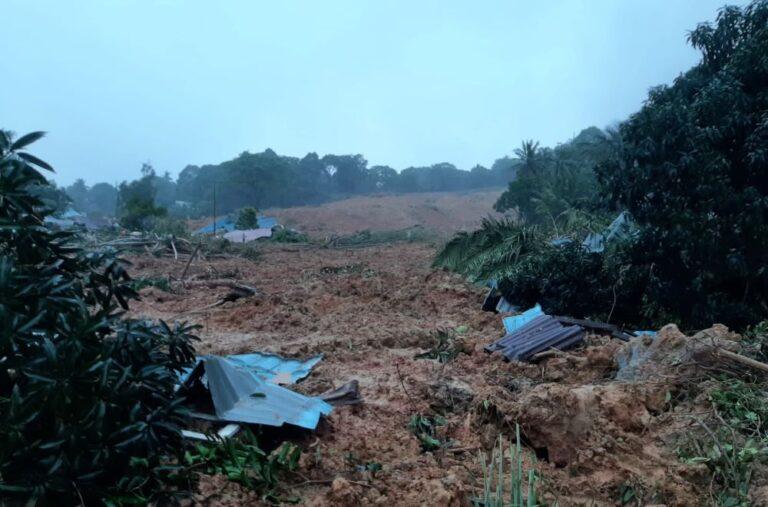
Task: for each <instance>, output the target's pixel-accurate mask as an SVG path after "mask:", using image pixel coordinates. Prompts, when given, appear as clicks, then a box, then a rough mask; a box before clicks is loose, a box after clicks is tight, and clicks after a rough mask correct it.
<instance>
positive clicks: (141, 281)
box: [129, 278, 171, 292]
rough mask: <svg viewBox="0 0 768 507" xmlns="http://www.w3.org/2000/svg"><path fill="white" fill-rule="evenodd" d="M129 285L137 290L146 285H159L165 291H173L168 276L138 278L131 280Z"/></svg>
mask: <svg viewBox="0 0 768 507" xmlns="http://www.w3.org/2000/svg"><path fill="white" fill-rule="evenodd" d="M129 287H130V288H131V289H133V290H134V291H136V292H139V291H140V290H141V289H144V288H146V287H157V288H158V289H160V290H162V291H165V292H170V291H171V284H170V282H169V281H168V279H167V278H136V279H134V280H131V282H130V284H129Z"/></svg>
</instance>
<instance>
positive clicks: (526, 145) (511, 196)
mask: <svg viewBox="0 0 768 507" xmlns="http://www.w3.org/2000/svg"><path fill="white" fill-rule="evenodd" d="M614 139H615V133H614V132H611V131H607V132H603V131H602V130H600V129H598V128H597V127H590V128H588V129H585V130H582V131H581V133H579V135H578V136H576V137H575V138H574V139H572V140H571V141H568V142H567V143H564V144H561V145H558V146H557V147H555V148H554V149H550V148H542V147H540V146H539V143H538V142H534V141H532V140H531V141H524V142H523V143H522V145H521V147H520V148H518V149H516V150H515V155H516V157H517V159H512V160H515V161H516V162H517V164H516V165H511V164H510V165H509V166H508V167H509V169H507V170H508V171H512V170H514V171H515V174H514V176H515V177H514V179H513V180H512V181H510V183H509V186H508V188H507V191H506V192H504V193H503V194H502V195H501V197H499V200H498V201H497V202H496V204H495V206H494V207H495V208H496V210H497V211H507V210H515V211H516V212H517V213H518V215H519V217H520V218H521V219H522V220H524V221H526V222H528V223H541V222H544V221H549V222H551V221H552V220H553V219H554V218H556V217H557V216H558V215H560V214H561V213H563V212H565V211H567V210H569V209H571V208H574V207H575V208H579V207H583V206H585V205H587V204H588V203H590V202H591V201H592V200H594V198H595V197H596V196H597V192H598V189H597V180H596V178H595V173H594V168H595V166H596V165H597V164H599V163H603V162H606V161H608V160H610V159H611V157H614V156H615V141H614Z"/></svg>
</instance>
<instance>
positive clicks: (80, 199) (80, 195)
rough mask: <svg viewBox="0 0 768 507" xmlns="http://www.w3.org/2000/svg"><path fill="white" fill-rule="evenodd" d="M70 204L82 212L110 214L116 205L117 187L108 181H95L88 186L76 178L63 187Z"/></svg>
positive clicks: (112, 213) (113, 212) (113, 211)
mask: <svg viewBox="0 0 768 507" xmlns="http://www.w3.org/2000/svg"><path fill="white" fill-rule="evenodd" d="M64 192H66V195H68V196H69V199H70V200H71V202H72V206H73V207H74V208H75V209H76V210H78V211H81V212H83V213H88V214H93V215H101V216H112V215H114V214H115V211H116V205H117V189H116V188H115V187H114V186H112V185H110V184H109V183H96V184H95V185H93V186H92V187H90V188H89V187H88V186H87V185H86V184H85V181H83V180H82V179H78V180H77V181H75V182H74V183H73V184H71V185H70V186H68V187H66V188H64Z"/></svg>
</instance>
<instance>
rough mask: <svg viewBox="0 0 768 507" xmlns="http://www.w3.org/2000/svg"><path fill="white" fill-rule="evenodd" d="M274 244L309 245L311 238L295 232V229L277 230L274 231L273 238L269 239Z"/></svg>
mask: <svg viewBox="0 0 768 507" xmlns="http://www.w3.org/2000/svg"><path fill="white" fill-rule="evenodd" d="M269 239H270V241H272V242H274V243H308V242H309V236H307V235H306V234H304V233H301V232H298V231H294V230H293V229H284V228H280V229H275V230H274V231H272V237H270V238H269Z"/></svg>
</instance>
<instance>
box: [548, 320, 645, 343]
mask: <svg viewBox="0 0 768 507" xmlns="http://www.w3.org/2000/svg"><path fill="white" fill-rule="evenodd" d="M555 318H556V319H557V320H558V321H559V322H560V323H561V324H565V325H566V326H581V327H583V328H584V329H589V330H591V331H595V332H598V333H605V334H609V335H611V336H612V337H613V338H616V339H617V340H621V341H624V342H626V341H629V340H630V339H631V338H633V336H634V335H633V334H630V333H627V332H625V331H622V330H621V329H619V328H618V327H617V326H614V325H613V324H606V323H604V322H597V321H594V320H587V319H573V318H571V317H555Z"/></svg>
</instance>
